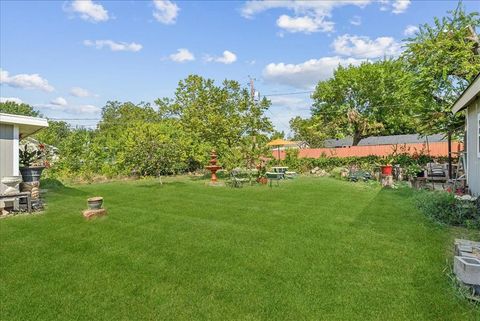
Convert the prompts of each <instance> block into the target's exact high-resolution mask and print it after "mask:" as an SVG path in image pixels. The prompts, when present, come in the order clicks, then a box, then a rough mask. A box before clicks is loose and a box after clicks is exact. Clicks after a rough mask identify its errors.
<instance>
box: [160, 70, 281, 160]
mask: <svg viewBox="0 0 480 321" xmlns="http://www.w3.org/2000/svg"><path fill="white" fill-rule="evenodd" d="M155 103H156V104H157V106H158V108H159V115H160V117H161V118H162V119H174V120H176V121H178V123H179V125H180V129H181V130H182V131H183V132H184V133H185V134H186V135H187V136H188V137H190V138H191V139H192V141H194V142H195V144H192V145H191V146H190V150H189V152H188V154H189V155H192V157H193V159H196V160H198V161H199V162H201V163H206V162H207V160H208V155H209V152H210V150H212V149H215V150H216V151H217V153H218V155H219V158H220V159H221V162H224V163H223V165H224V166H226V167H227V168H234V167H237V166H242V167H247V168H252V167H254V165H255V162H256V160H258V158H259V157H260V156H261V155H262V154H264V153H265V152H266V151H267V149H266V146H265V144H266V142H267V141H268V134H269V133H271V132H272V130H273V129H272V124H271V123H270V120H269V119H268V118H267V117H266V116H265V114H264V113H265V111H266V110H267V109H268V108H269V107H270V101H268V100H267V99H263V100H261V101H260V102H255V101H254V100H253V99H252V97H251V96H250V93H249V91H248V90H247V89H245V88H242V87H241V86H240V84H239V83H238V82H236V81H232V80H225V81H224V82H223V83H222V85H221V86H216V85H215V83H214V81H213V80H211V79H205V78H202V77H200V76H197V75H190V76H189V77H187V78H186V79H185V80H182V81H180V82H179V84H178V88H177V90H176V92H175V97H174V98H173V99H167V98H164V99H158V100H156V101H155Z"/></svg>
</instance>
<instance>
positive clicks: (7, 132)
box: [0, 124, 15, 194]
mask: <svg viewBox="0 0 480 321" xmlns="http://www.w3.org/2000/svg"><path fill="white" fill-rule="evenodd" d="M14 136H15V135H14V126H13V125H6V124H0V177H4V176H12V175H14V171H15V168H14V153H13V152H12V151H13V148H14V141H15V139H14V138H15V137H14ZM5 189H6V186H4V185H3V184H2V183H0V194H1V193H3V191H4V190H5Z"/></svg>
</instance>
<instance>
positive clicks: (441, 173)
mask: <svg viewBox="0 0 480 321" xmlns="http://www.w3.org/2000/svg"><path fill="white" fill-rule="evenodd" d="M425 180H426V181H427V182H431V183H432V187H433V188H434V189H435V183H441V184H442V187H443V185H444V184H445V183H446V182H447V180H448V165H447V164H440V163H437V162H433V163H427V166H426V170H425Z"/></svg>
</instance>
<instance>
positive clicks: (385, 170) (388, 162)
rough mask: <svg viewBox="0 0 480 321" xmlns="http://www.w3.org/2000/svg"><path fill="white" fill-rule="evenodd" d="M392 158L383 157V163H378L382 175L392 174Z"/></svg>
mask: <svg viewBox="0 0 480 321" xmlns="http://www.w3.org/2000/svg"><path fill="white" fill-rule="evenodd" d="M392 162H393V159H392V158H391V157H385V158H383V164H381V165H380V170H381V172H382V175H384V176H391V175H392V174H393V165H392Z"/></svg>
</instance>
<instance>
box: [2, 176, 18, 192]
mask: <svg viewBox="0 0 480 321" xmlns="http://www.w3.org/2000/svg"><path fill="white" fill-rule="evenodd" d="M0 182H1V183H2V184H3V185H5V186H7V188H6V189H5V190H4V191H3V194H7V195H8V194H15V193H18V185H19V184H20V183H21V182H22V177H21V176H5V177H3V178H2V179H1V180H0Z"/></svg>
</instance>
